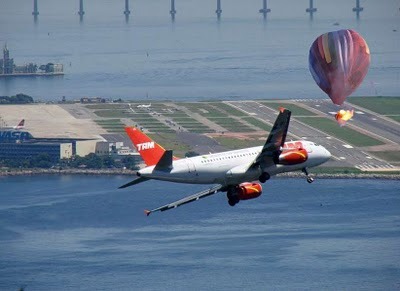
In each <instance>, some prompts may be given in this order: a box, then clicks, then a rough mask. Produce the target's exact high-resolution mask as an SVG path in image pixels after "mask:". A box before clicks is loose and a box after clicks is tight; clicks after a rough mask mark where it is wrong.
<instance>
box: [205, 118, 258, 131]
mask: <svg viewBox="0 0 400 291" xmlns="http://www.w3.org/2000/svg"><path fill="white" fill-rule="evenodd" d="M208 119H209V120H211V121H212V122H215V123H216V124H218V125H220V126H222V127H223V128H226V129H227V130H228V131H231V132H252V131H254V130H253V129H252V128H250V127H248V126H247V125H246V124H243V123H241V122H240V121H238V120H237V119H234V118H230V117H208Z"/></svg>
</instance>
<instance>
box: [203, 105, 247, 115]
mask: <svg viewBox="0 0 400 291" xmlns="http://www.w3.org/2000/svg"><path fill="white" fill-rule="evenodd" d="M211 104H213V105H214V106H217V107H218V108H219V109H221V110H223V111H225V112H226V113H227V114H228V115H231V116H232V115H233V116H237V117H239V116H248V114H246V113H245V112H243V111H240V110H238V109H236V108H235V107H233V106H230V105H228V104H225V103H223V102H218V103H216V102H213V103H211Z"/></svg>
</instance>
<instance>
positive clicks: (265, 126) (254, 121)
mask: <svg viewBox="0 0 400 291" xmlns="http://www.w3.org/2000/svg"><path fill="white" fill-rule="evenodd" d="M242 119H243V120H246V121H247V122H248V123H250V124H252V125H254V126H257V127H258V128H261V129H262V130H265V131H268V132H269V131H271V128H272V126H271V125H269V124H266V123H265V122H262V121H261V120H259V119H257V118H254V117H251V116H247V117H242Z"/></svg>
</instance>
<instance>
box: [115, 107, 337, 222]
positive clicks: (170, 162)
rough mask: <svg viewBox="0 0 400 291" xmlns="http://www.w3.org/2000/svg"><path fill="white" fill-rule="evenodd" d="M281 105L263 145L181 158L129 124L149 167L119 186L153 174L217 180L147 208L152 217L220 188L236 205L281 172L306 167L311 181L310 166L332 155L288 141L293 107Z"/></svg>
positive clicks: (162, 177) (129, 131) (197, 180)
mask: <svg viewBox="0 0 400 291" xmlns="http://www.w3.org/2000/svg"><path fill="white" fill-rule="evenodd" d="M279 110H280V112H279V114H278V117H277V119H276V121H275V123H274V125H273V127H272V130H271V132H270V134H269V136H268V138H267V140H266V142H265V144H264V146H257V147H250V148H244V149H239V150H233V151H226V152H219V153H214V154H211V153H210V154H207V155H200V156H195V157H190V158H183V159H179V158H177V157H174V156H173V152H172V150H165V149H164V148H163V147H162V146H160V145H159V144H157V143H156V142H155V141H153V140H152V139H151V138H150V137H148V136H147V135H146V134H145V133H143V132H141V131H140V130H139V129H137V128H135V127H125V131H126V133H127V134H128V136H129V138H130V139H131V141H132V143H133V144H134V145H135V147H136V149H137V151H138V152H139V154H140V155H141V157H142V159H143V160H144V162H145V164H146V167H145V168H142V169H140V170H139V171H137V176H138V178H136V179H135V180H133V181H131V182H129V183H127V184H125V185H122V186H120V187H119V189H122V188H126V187H129V186H133V185H136V184H139V183H142V182H145V181H148V180H152V179H154V180H161V181H170V182H177V183H189V184H216V185H214V186H211V187H210V188H208V189H206V190H204V191H200V192H198V193H195V194H193V195H190V196H187V197H185V198H183V199H180V200H178V201H175V202H172V203H169V204H166V205H163V206H161V207H158V208H154V209H152V210H145V214H146V215H147V216H149V215H150V214H151V213H153V212H156V211H165V210H169V209H172V208H176V207H178V206H181V205H184V204H186V203H190V202H193V201H197V200H199V199H201V198H204V197H207V196H210V195H213V194H215V193H218V192H226V193H227V198H228V204H229V205H230V206H234V205H235V204H237V203H238V202H239V201H241V200H248V199H254V198H257V197H259V196H260V195H261V193H262V186H261V183H265V182H266V181H267V180H269V179H270V177H271V176H273V175H276V174H278V173H283V172H291V171H296V170H302V171H303V172H304V173H305V174H306V176H307V182H309V183H312V182H313V181H314V180H313V178H312V177H310V176H309V174H308V171H307V168H311V167H315V166H318V165H321V164H323V163H325V162H326V161H328V160H329V158H330V157H331V154H330V152H329V151H328V150H327V149H325V148H324V147H323V146H321V145H316V144H315V143H313V142H311V141H305V140H301V141H291V142H285V140H286V134H287V131H288V127H289V122H290V116H291V111H289V110H287V109H284V108H280V109H279ZM255 181H258V182H255Z"/></svg>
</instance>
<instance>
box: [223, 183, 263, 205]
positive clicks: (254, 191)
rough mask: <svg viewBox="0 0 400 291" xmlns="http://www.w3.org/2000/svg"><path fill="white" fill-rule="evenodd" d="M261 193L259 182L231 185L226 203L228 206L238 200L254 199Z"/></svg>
mask: <svg viewBox="0 0 400 291" xmlns="http://www.w3.org/2000/svg"><path fill="white" fill-rule="evenodd" d="M261 193H262V187H261V184H259V183H249V182H246V183H242V184H239V185H237V186H232V187H231V188H230V189H228V193H227V196H228V203H229V205H230V206H234V205H235V204H236V203H238V202H239V201H240V200H249V199H254V198H257V197H258V196H260V195H261Z"/></svg>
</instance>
